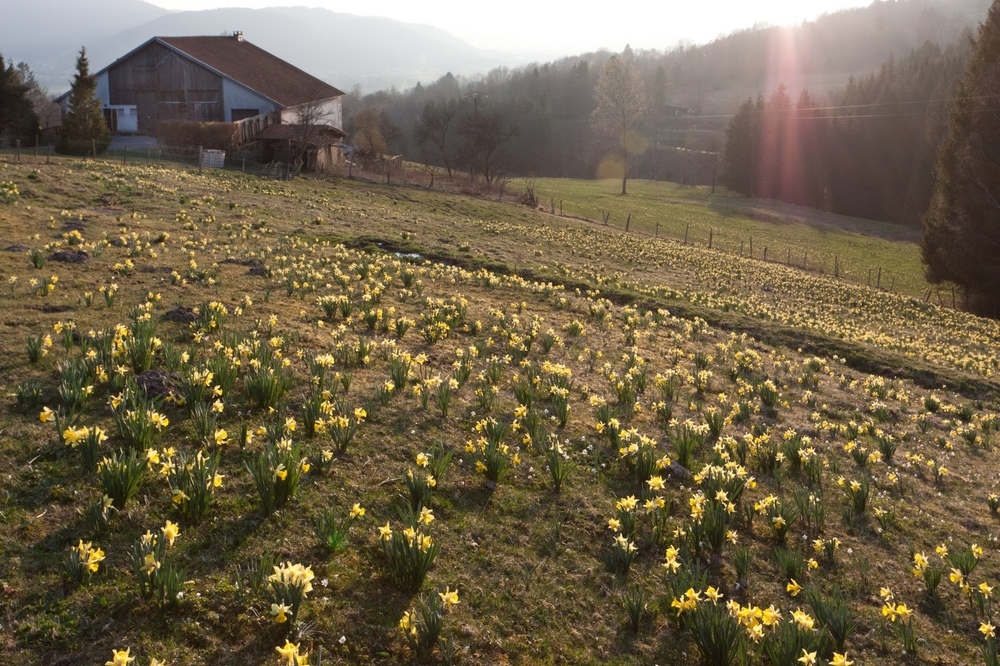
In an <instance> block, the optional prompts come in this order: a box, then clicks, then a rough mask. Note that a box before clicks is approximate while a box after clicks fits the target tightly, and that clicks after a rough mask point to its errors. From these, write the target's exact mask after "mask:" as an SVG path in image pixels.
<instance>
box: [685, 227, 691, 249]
mask: <svg viewBox="0 0 1000 666" xmlns="http://www.w3.org/2000/svg"><path fill="white" fill-rule="evenodd" d="M690 230H691V223H690V222H688V223H687V224H685V225H684V244H685V245H687V242H688V231H690Z"/></svg>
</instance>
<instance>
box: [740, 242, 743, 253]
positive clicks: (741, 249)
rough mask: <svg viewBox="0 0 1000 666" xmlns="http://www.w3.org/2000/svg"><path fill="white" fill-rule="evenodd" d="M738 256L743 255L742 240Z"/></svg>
mask: <svg viewBox="0 0 1000 666" xmlns="http://www.w3.org/2000/svg"><path fill="white" fill-rule="evenodd" d="M740 256H741V257H742V256H743V241H740Z"/></svg>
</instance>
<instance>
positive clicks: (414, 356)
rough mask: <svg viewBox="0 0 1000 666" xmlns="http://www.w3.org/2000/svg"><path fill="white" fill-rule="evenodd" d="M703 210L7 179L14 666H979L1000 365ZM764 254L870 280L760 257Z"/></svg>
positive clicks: (148, 168)
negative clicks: (554, 210)
mask: <svg viewBox="0 0 1000 666" xmlns="http://www.w3.org/2000/svg"><path fill="white" fill-rule="evenodd" d="M558 186H559V187H562V188H563V189H562V190H560V191H563V192H567V194H566V195H565V197H566V199H565V200H566V202H568V201H569V198H570V194H571V193H580V195H581V196H580V198H581V199H585V198H587V197H586V196H584V195H585V193H586V192H588V191H589V192H593V191H594V189H593V188H594V186H593V185H578V184H573V183H559V184H558ZM548 187H550V185H549V184H548V183H542V182H539V183H538V188H539V192H542V191H543V188H548ZM643 187H646V184H643V183H635V184H634V190H633V192H634V193H635V194H634V195H633V196H634V197H635V199H634V200H635V201H638V200H640V192H642V190H643ZM648 187H650V188H652V187H653V186H652V185H649V186H648ZM544 191H545V192H549V191H552V192H554V191H555V190H554V189H553V190H550V189H544ZM671 191H672V193H671ZM544 196H548V195H544ZM552 196H555V195H554V194H553V195H552ZM588 196H589V200H591V201H595V202H596V201H597V199H596V197H594V196H593V195H588ZM657 198H659V199H660V201H661V203H660V206H659V208H657V207H656V206H655V205H654V203H653V200H654V199H657ZM705 199H707V198H706V197H704V194H703V193H701V194H698V193H696V192H694V191H691V190H685V189H680V188H676V189H674V190H670V189H669V188H665V187H663V186H659V187H658V188H656V191H653V190H652V189H651V190H650V193H649V194H648V195H646V196H645V197H643V200H644V201H645V203H643V206H645V208H644V211H646V212H645V213H643V214H641V215H640V214H638V213H636V214H634V215H633V220H632V226H631V228H630V230H629V233H624V232H623V231H622V230H621V229H619V228H615V227H614V222H615V220H616V219H617V218H616V215H617V214H616V213H613V215H612V219H611V223H612V224H609V225H608V226H604V225H602V224H594V223H592V222H586V221H581V220H578V219H573V218H569V217H559V216H553V215H550V214H548V213H545V212H542V211H538V210H532V209H529V208H526V207H524V206H518V205H514V204H509V203H502V204H501V203H496V202H491V201H486V200H484V199H478V198H471V197H465V196H460V195H456V194H449V193H446V192H440V191H429V190H427V189H423V188H414V187H390V186H383V185H375V184H371V183H363V182H357V181H347V180H318V179H317V180H314V179H306V178H299V179H296V180H293V181H290V182H275V181H269V180H260V179H254V178H247V177H242V176H239V175H237V174H232V173H227V172H212V173H208V172H206V174H205V175H203V176H198V175H196V174H194V173H192V172H190V171H183V170H177V169H173V168H161V167H158V166H155V165H135V166H127V167H124V168H122V167H120V166H118V165H112V164H106V163H93V162H88V163H83V162H79V161H75V160H55V161H54V163H52V164H50V165H42V164H38V165H30V164H29V165H19V166H15V165H9V164H3V165H0V282H2V283H3V284H2V287H3V288H2V291H0V307H2V308H3V311H4V312H5V315H4V318H3V324H4V325H3V326H2V327H0V381H2V382H3V384H4V386H5V387H6V388H5V394H4V396H3V401H4V409H3V410H2V411H0V432H2V436H0V475H2V478H3V480H4V484H3V490H2V492H0V586H2V591H3V594H2V596H0V625H2V626H3V631H2V632H0V649H2V650H3V653H4V654H7V655H10V657H9V658H10V659H11V660H12V663H19V664H46V665H49V664H103V663H105V662H106V661H108V660H109V659H112V661H114V659H118V661H119V662H120V663H124V658H125V657H124V655H123V654H120V653H118V651H125V650H126V649H127V650H129V655H128V656H130V657H135V661H134V662H133V664H135V665H137V666H147V665H149V664H154V663H164V664H175V665H179V664H185V665H186V664H212V665H216V664H233V665H243V664H257V663H260V664H284V663H291V664H294V663H296V662H295V660H296V657H295V656H294V655H295V653H296V652H297V653H299V654H302V655H304V654H305V653H308V654H309V656H308V663H309V664H313V665H315V664H320V663H322V664H359V663H360V664H382V663H413V662H427V663H462V664H536V663H552V664H557V663H564V664H633V663H642V664H645V663H661V664H664V663H707V664H741V663H750V664H790V665H792V666H795V664H798V663H808V660H809V658H810V655H811V654H812V653H813V652H815V653H816V655H815V659H816V662H815V663H817V664H819V663H822V664H824V665H825V664H828V663H831V662H833V663H846V662H844V661H843V659H844V658H845V657H844V655H846V659H849V660H850V661H851V662H853V663H854V664H856V665H858V666H860V665H861V664H873V665H874V664H885V663H913V664H949V665H958V664H971V663H983V652H982V650H984V649H985V650H987V652H989V651H990V650H995V649H996V644H995V640H994V639H989V640H984V633H981V632H982V631H983V630H982V626H983V625H988V624H990V623H992V624H996V617H995V615H994V612H993V608H992V586H993V585H994V584H995V582H996V580H997V578H998V576H1000V555H998V552H997V549H998V540H997V536H996V534H997V528H996V525H997V523H996V511H997V509H1000V498H995V495H994V494H995V493H997V492H998V491H997V483H998V480H997V475H996V473H995V471H994V468H995V466H996V453H995V451H994V448H993V447H994V444H995V442H996V432H997V430H1000V412H998V405H997V402H996V395H997V388H998V385H997V382H996V380H995V375H996V373H997V371H998V361H997V359H996V356H995V353H994V351H995V349H996V348H997V344H998V342H1000V327H998V325H997V324H996V323H995V322H992V321H987V320H982V319H978V318H975V317H971V316H968V315H965V314H962V313H960V312H956V311H954V310H951V309H946V308H941V307H938V306H937V305H934V304H931V303H925V302H923V301H922V300H921V299H919V298H913V297H911V296H910V295H908V294H907V293H906V292H907V290H904V289H903V288H901V283H902V282H903V281H904V280H903V277H902V275H903V274H904V272H905V271H910V273H909V274H910V275H912V276H917V275H918V274H919V267H918V266H917V265H915V264H914V263H913V262H912V261H906V260H904V259H902V258H899V257H897V261H899V262H900V263H899V264H896V265H893V266H895V267H893V268H892V269H891V270H892V271H893V272H892V273H891V275H893V276H894V277H896V280H897V281H896V286H895V290H894V292H890V291H888V290H886V289H872V288H868V287H867V286H865V285H863V284H858V278H857V275H856V274H852V273H851V271H850V270H847V269H849V267H850V262H848V260H847V257H849V256H857V257H860V256H861V251H860V250H858V251H856V254H854V255H850V254H849V253H848V249H847V248H850V247H851V246H852V245H851V244H852V243H866V242H869V241H870V242H872V243H875V245H873V246H872V247H876V248H881V249H878V252H880V253H881V252H884V253H885V254H884V255H879V256H880V259H879V261H878V263H882V261H883V260H884V263H885V265H886V266H890V263H889V262H890V260H891V259H892V256H890V255H892V254H893V253H892V252H891V251H890V248H892V247H897V248H898V247H907V248H910V251H912V245H910V246H903V245H900V242H901V241H900V240H899V239H896V240H893V241H890V240H885V239H881V240H879V239H877V237H876V236H867V237H861V236H859V235H858V234H856V233H852V232H851V231H845V230H841V229H836V228H835V226H836V225H832V224H830V225H827V224H825V223H823V224H821V223H820V222H818V221H816V220H812V221H809V220H805V219H803V221H789V220H788V219H787V218H786V217H782V219H781V220H780V221H775V220H771V221H761V220H759V219H757V220H755V219H751V218H748V217H744V216H742V214H741V213H739V212H738V211H743V210H747V209H748V208H750V207H752V206H755V205H757V206H758V207H759V205H758V204H753V203H752V202H745V201H732V200H726V203H720V202H719V201H717V200H708V201H706V200H705ZM615 201H619V202H620V201H621V200H620V199H617V200H615ZM632 202H633V199H632V198H631V197H630V198H629V200H628V203H630V204H631V203H632ZM557 205H558V204H557ZM595 205H598V207H600V204H599V203H595ZM607 205H608V206H610V203H608V204H607ZM636 210H638V206H637V208H636ZM654 210H661V211H662V215H663V217H664V221H662V222H661V224H662V225H663V226H661V229H660V235H661V237H660V238H656V237H655V223H653V222H651V220H644V219H640V218H642V217H643V216H644V215H649V216H652V211H654ZM684 211H687V212H684ZM720 211H724V213H723V212H720ZM565 212H567V213H569V212H573V213H574V214H579V215H583V216H588V217H590V215H589V214H588V213H587V211H586V209H584V208H580V209H573V210H570V209H568V206H567V209H566V210H565ZM675 214H676V215H678V216H682V215H689V216H690V220H691V222H692V224H691V235H692V238H689V241H691V242H689V243H688V244H684V243H682V242H678V240H676V238H675V237H676V228H677V226H676V225H675V226H674V231H672V232H671V234H670V236H671V237H670V238H668V237H666V236H667V233H666V231H665V227H666V225H667V222H666V219H667V218H669V217H671V216H673V215H675ZM786 214H787V212H786V213H782V215H783V216H784V215H786ZM802 215H803V216H804V217H805V214H804V213H802ZM596 217H598V219H599V215H598V216H596ZM677 219H678V220H686V219H687V218H684V217H678V218H677ZM698 220H701V222H698V224H704V225H705V226H702V227H699V228H700V229H707V228H708V227H712V228H715V227H714V225H715V224H716V220H719V226H718V229H720V230H723V229H725V231H719V236H718V237H721V239H720V240H719V243H723V247H722V248H721V249H720V248H719V247H718V246H717V245H716V244H715V243H714V242H713V248H712V249H709V248H707V247H705V245H706V243H705V242H704V240H705V239H701V238H700V237H698V238H697V239H693V235H694V234H693V232H694V228H695V222H696V221H698ZM723 221H727V223H728V225H729V226H725V227H724V226H723ZM619 222H620V220H619ZM651 223H653V224H654V228H653V231H654V235H653V237H651V236H650V235H649V234H647V233H641V232H646V231H648V230H649V228H648V226H643V225H648V224H651ZM844 224H847V223H844ZM858 224H861V223H860V222H858ZM741 225H743V226H741ZM740 229H750V230H751V232H752V233H753V234H754V235H755V241H754V243H755V256H756V252H757V249H756V248H757V244H758V242H763V243H765V244H767V243H770V242H771V241H768V240H763V239H765V238H766V237H767V236H768V234H769V230H774V231H775V233H776V234H777V232H778V231H779V230H780V231H785V230H788V231H789V234H792V233H793V232H794V234H795V235H794V236H793V235H782V236H781V237H782V238H786V239H787V238H795V239H801V240H796V241H795V242H796V243H799V242H801V243H802V246H807V245H808V246H810V247H812V244H815V247H816V250H815V251H816V253H817V254H818V255H832V256H841V258H842V259H843V260H844V262H845V264H844V265H845V267H846V268H845V271H846V272H847V274H846V275H844V274H843V273H842V275H841V278H840V279H834V278H833V277H832V276H830V275H829V273H830V271H829V270H827V271H826V273H827V274H826V275H824V274H821V273H820V272H818V271H816V270H809V271H804V270H801V269H799V268H795V267H789V266H785V265H782V264H780V263H774V262H764V261H762V260H761V258H755V259H751V258H749V257H740V256H738V254H737V253H734V252H732V251H731V250H730V249H728V248H727V247H726V246H725V243H732V242H734V241H731V240H729V235H730V234H732V235H733V236H734V237H735V236H736V233H737V231H738V230H740ZM890 231H891V230H889V229H882V230H881V231H880V233H881V234H882V235H883V236H886V235H889V233H890ZM758 233H759V237H760V238H761V239H762V240H761V241H758V240H757V234H758ZM706 238H707V235H706ZM873 239H874V240H873ZM788 242H791V241H790V240H789V241H788ZM883 244H884V245H883ZM775 246H776V247H777V246H778V245H775ZM730 247H731V246H730ZM769 247H770V246H769ZM797 247H798V245H797ZM761 252H762V250H761ZM812 252H813V250H812V249H810V256H811V255H812ZM873 252H874V250H873ZM896 254H897V255H902V254H903V253H902V252H901V251H897V252H896ZM910 256H913V255H910ZM883 276H885V273H883ZM914 279H916V278H914ZM914 284H916V283H914ZM919 290H920V289H919V288H916V289H915V291H912V292H910V293H914V294H916V293H917V292H919ZM901 292H902V293H901ZM938 580H939V581H940V582H939V583H938V582H936V581H938ZM985 633H989V627H988V626H987V627H986V630H985ZM439 638H440V640H438V639H439ZM803 650H804V652H803ZM802 658H806V661H805V662H803V661H801V660H802ZM299 663H304V662H303V661H302V660H300V662H299ZM987 663H994V662H987Z"/></svg>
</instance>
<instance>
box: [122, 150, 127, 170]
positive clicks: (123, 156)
mask: <svg viewBox="0 0 1000 666" xmlns="http://www.w3.org/2000/svg"><path fill="white" fill-rule="evenodd" d="M126 160H128V146H125V152H123V153H122V166H125V161H126Z"/></svg>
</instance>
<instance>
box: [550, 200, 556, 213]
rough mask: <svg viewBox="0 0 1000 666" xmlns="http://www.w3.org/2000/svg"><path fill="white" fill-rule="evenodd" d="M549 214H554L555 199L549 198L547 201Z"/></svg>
mask: <svg viewBox="0 0 1000 666" xmlns="http://www.w3.org/2000/svg"><path fill="white" fill-rule="evenodd" d="M549 213H551V214H552V215H555V214H556V198H555V197H551V198H550V199H549Z"/></svg>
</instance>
